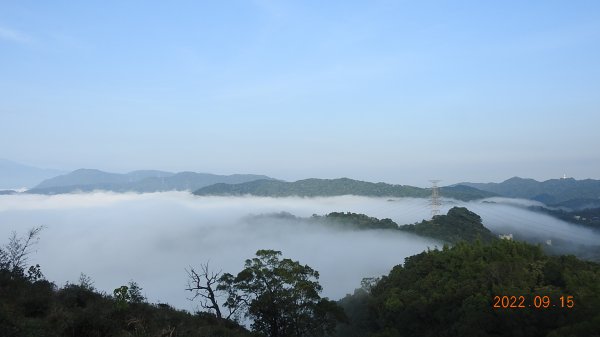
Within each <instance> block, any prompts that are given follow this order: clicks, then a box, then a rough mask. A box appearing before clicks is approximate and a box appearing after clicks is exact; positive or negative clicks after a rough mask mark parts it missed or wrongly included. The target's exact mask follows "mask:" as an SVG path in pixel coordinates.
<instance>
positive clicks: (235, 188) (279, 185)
mask: <svg viewBox="0 0 600 337" xmlns="http://www.w3.org/2000/svg"><path fill="white" fill-rule="evenodd" d="M194 194H196V195H255V196H265V197H289V196H299V197H321V196H322V197H327V196H339V195H360V196H368V197H413V198H425V197H429V196H430V195H431V189H427V188H419V187H414V186H408V185H392V184H386V183H372V182H366V181H360V180H353V179H348V178H339V179H315V178H312V179H304V180H298V181H295V182H285V181H279V180H256V181H251V182H247V183H242V184H215V185H211V186H207V187H203V188H201V189H199V190H197V191H195V192H194ZM441 194H442V195H443V196H444V197H448V198H454V199H458V200H475V199H483V198H487V197H491V196H495V194H494V193H490V192H486V191H481V190H477V189H475V188H472V187H468V186H453V187H442V188H441Z"/></svg>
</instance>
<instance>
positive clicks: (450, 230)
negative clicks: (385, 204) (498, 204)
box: [246, 207, 496, 243]
mask: <svg viewBox="0 0 600 337" xmlns="http://www.w3.org/2000/svg"><path fill="white" fill-rule="evenodd" d="M273 219H274V220H283V221H291V222H296V223H309V224H320V225H324V226H335V227H337V228H339V229H350V230H355V229H359V230H373V229H377V230H381V229H384V230H394V231H406V232H410V233H413V234H416V235H419V236H426V237H430V238H433V239H437V240H441V241H444V242H447V243H457V242H460V241H469V242H470V241H475V240H481V241H483V242H489V241H492V240H494V239H495V238H496V237H495V236H494V235H493V234H492V232H490V230H489V229H487V228H485V227H484V226H483V224H482V223H481V218H480V217H479V215H477V214H475V213H473V212H471V211H469V210H468V209H466V208H464V207H454V208H452V209H450V210H449V211H448V214H446V215H437V216H436V217H435V218H434V219H433V220H429V221H427V220H423V221H422V222H420V223H418V224H416V225H403V226H399V225H398V224H397V223H396V222H394V221H393V220H391V219H388V218H385V219H378V218H375V217H371V216H368V215H365V214H360V213H352V212H345V213H344V212H332V213H329V214H326V215H316V214H315V215H313V216H312V217H309V218H302V217H296V216H294V215H293V214H290V213H287V212H281V213H274V214H262V215H253V216H249V217H247V218H246V220H247V221H249V222H251V223H257V224H258V223H262V222H264V221H265V220H273Z"/></svg>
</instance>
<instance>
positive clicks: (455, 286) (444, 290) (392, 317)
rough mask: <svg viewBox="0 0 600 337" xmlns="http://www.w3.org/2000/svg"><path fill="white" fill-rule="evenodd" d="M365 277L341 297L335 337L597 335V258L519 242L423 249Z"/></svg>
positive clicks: (599, 309)
mask: <svg viewBox="0 0 600 337" xmlns="http://www.w3.org/2000/svg"><path fill="white" fill-rule="evenodd" d="M363 283H364V287H363V289H359V290H357V291H356V292H355V293H354V294H353V295H348V296H346V297H345V298H344V299H342V300H341V301H339V302H338V303H339V304H340V305H341V306H342V307H343V308H344V310H345V312H346V315H347V316H348V324H344V325H341V326H339V327H338V330H337V336H339V337H342V336H343V337H359V336H361V337H362V336H380V337H381V336H410V337H413V336H414V337H416V336H448V337H451V336H481V337H485V336H507V337H508V336H530V337H537V336H540V337H541V336H548V337H558V336H599V334H600V329H599V327H600V265H598V264H596V263H592V262H584V261H581V260H578V259H577V258H575V257H573V256H547V255H545V254H544V253H543V252H542V250H541V249H540V247H538V246H532V245H529V244H526V243H522V242H516V241H511V240H495V241H494V242H493V243H491V244H489V245H488V244H483V243H481V242H478V241H477V242H474V243H466V242H462V243H459V244H457V245H455V246H453V247H451V248H448V247H445V248H444V249H443V250H431V251H427V252H424V253H421V254H418V255H415V256H411V257H408V258H406V259H405V262H404V265H403V266H402V265H398V266H396V267H394V268H393V269H392V271H391V272H390V273H389V275H387V276H384V277H383V278H382V279H380V280H378V281H377V280H373V279H371V280H370V282H363ZM495 296H500V297H502V296H506V297H507V300H508V301H506V302H504V304H507V306H510V305H514V307H512V308H511V307H509V308H502V303H503V302H501V301H500V302H498V300H495V299H494V297H495ZM511 296H514V297H515V299H516V300H514V301H513V300H511ZM520 296H523V298H522V299H521V297H520ZM535 296H540V297H539V298H538V299H537V300H536V299H535ZM544 296H547V297H544ZM561 297H562V301H561ZM496 303H498V304H499V306H500V308H494V307H493V306H494V304H496ZM519 306H521V307H519Z"/></svg>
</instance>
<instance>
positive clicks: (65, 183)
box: [27, 169, 273, 194]
mask: <svg viewBox="0 0 600 337" xmlns="http://www.w3.org/2000/svg"><path fill="white" fill-rule="evenodd" d="M257 179H263V180H270V179H273V178H270V177H267V176H264V175H254V174H233V175H217V174H210V173H196V172H179V173H172V172H164V171H152V170H145V171H133V172H129V173H125V174H120V173H109V172H104V171H100V170H95V169H79V170H75V171H73V172H71V173H68V174H65V175H60V176H57V177H54V178H50V179H47V180H45V181H43V182H41V183H40V184H39V185H37V186H35V187H34V188H32V189H30V190H28V191H27V193H35V194H61V193H71V192H76V191H81V192H91V191H95V190H104V191H111V192H140V193H143V192H162V191H186V190H189V191H194V190H197V189H199V188H202V187H205V186H209V185H212V184H216V183H231V184H237V183H244V182H248V181H253V180H257Z"/></svg>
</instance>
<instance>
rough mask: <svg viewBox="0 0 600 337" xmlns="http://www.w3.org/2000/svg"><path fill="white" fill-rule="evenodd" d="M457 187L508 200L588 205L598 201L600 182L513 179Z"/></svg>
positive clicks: (586, 180)
mask: <svg viewBox="0 0 600 337" xmlns="http://www.w3.org/2000/svg"><path fill="white" fill-rule="evenodd" d="M459 185H463V186H469V187H474V188H477V189H480V190H483V191H488V192H492V193H496V194H498V195H501V196H504V197H509V198H524V199H533V200H537V201H541V202H543V203H545V204H548V205H554V204H560V203H564V202H568V201H570V200H582V202H588V203H589V200H596V201H600V180H594V179H585V180H576V179H573V178H567V179H551V180H546V181H542V182H540V181H537V180H534V179H523V178H519V177H513V178H510V179H508V180H506V181H503V182H501V183H461V184H459ZM585 200H587V201H585ZM574 206H576V205H574Z"/></svg>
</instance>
